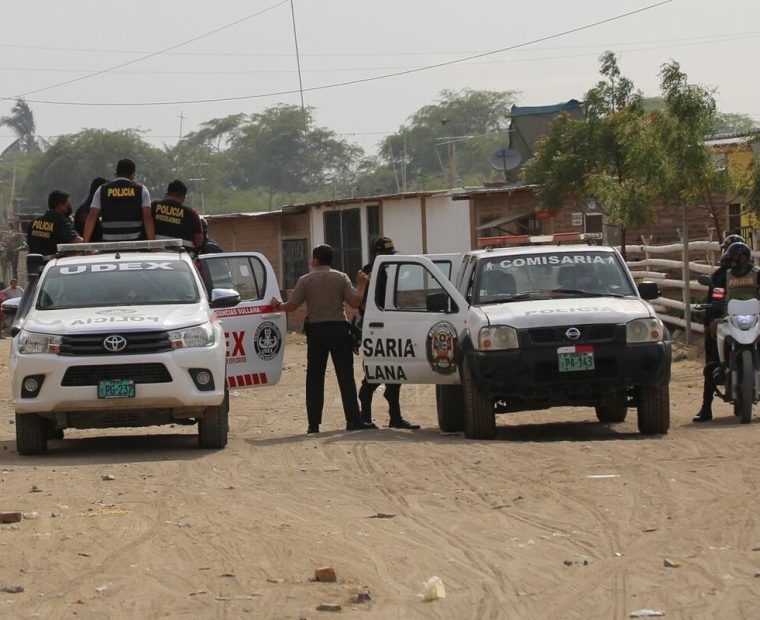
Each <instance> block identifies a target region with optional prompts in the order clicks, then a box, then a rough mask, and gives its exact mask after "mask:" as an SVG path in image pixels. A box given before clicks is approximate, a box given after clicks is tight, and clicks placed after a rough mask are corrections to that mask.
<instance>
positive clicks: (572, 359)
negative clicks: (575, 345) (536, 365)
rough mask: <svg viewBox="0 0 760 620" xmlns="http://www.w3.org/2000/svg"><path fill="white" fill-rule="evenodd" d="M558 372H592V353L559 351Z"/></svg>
mask: <svg viewBox="0 0 760 620" xmlns="http://www.w3.org/2000/svg"><path fill="white" fill-rule="evenodd" d="M558 355H559V371H560V372H573V371H576V370H594V352H593V351H569V352H563V351H560V352H559V353H558Z"/></svg>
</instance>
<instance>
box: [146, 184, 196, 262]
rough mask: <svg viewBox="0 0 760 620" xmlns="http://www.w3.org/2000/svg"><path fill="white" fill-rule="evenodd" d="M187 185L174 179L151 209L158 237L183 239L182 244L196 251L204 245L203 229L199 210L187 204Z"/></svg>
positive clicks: (152, 204)
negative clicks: (162, 196)
mask: <svg viewBox="0 0 760 620" xmlns="http://www.w3.org/2000/svg"><path fill="white" fill-rule="evenodd" d="M186 197H187V186H186V185H185V184H184V183H183V182H182V181H180V180H179V179H174V180H173V181H172V182H171V183H169V185H168V186H167V188H166V195H165V196H164V198H163V200H154V201H153V202H152V203H151V206H150V211H151V215H152V217H153V222H154V225H155V228H156V239H181V240H182V246H183V247H185V248H186V249H187V250H190V251H195V250H196V249H200V247H201V246H202V245H203V229H202V228H201V218H200V216H199V215H198V212H197V211H196V210H195V209H193V208H191V207H189V206H187V205H186V204H184V203H185V198H186Z"/></svg>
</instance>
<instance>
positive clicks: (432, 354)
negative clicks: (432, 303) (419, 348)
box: [425, 321, 457, 375]
mask: <svg viewBox="0 0 760 620" xmlns="http://www.w3.org/2000/svg"><path fill="white" fill-rule="evenodd" d="M425 350H426V351H427V358H428V362H430V367H431V368H432V369H433V371H434V372H437V373H438V374H441V375H450V374H452V373H454V372H456V370H457V362H456V350H457V330H456V328H455V327H454V326H453V325H452V324H451V323H449V322H448V321H439V322H438V323H436V324H435V325H433V326H432V327H431V328H430V331H428V334H427V338H426V340H425Z"/></svg>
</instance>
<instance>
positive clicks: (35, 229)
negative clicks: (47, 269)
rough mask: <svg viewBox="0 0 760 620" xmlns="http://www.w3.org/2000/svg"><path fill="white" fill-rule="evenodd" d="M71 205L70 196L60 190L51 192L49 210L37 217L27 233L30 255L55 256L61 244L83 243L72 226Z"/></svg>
mask: <svg viewBox="0 0 760 620" xmlns="http://www.w3.org/2000/svg"><path fill="white" fill-rule="evenodd" d="M70 215H71V203H70V202H69V194H67V193H66V192H62V191H60V190H54V191H52V192H50V195H49V196H48V210H47V212H46V213H43V214H42V215H38V216H37V217H35V218H34V219H33V220H32V221H31V223H30V224H29V229H28V230H27V233H26V245H27V246H28V248H29V253H30V254H42V255H43V256H47V257H50V256H54V255H55V253H56V252H57V251H58V244H59V243H81V241H82V237H80V236H79V235H78V234H77V232H76V230H74V226H73V225H72V224H71V220H70V219H69V216H70Z"/></svg>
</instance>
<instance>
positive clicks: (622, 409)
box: [594, 390, 628, 424]
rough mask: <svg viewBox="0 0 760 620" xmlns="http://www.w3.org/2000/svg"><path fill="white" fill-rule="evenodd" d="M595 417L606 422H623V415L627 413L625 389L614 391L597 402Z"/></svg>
mask: <svg viewBox="0 0 760 620" xmlns="http://www.w3.org/2000/svg"><path fill="white" fill-rule="evenodd" d="M594 409H596V418H597V419H598V420H599V421H600V422H606V423H607V424H617V423H619V422H625V416H626V415H627V414H628V398H627V397H626V394H625V391H622V390H621V391H619V392H615V393H614V394H611V395H610V396H609V397H608V398H606V399H605V400H604V402H603V403H599V404H598V405H597V406H596V407H594Z"/></svg>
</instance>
